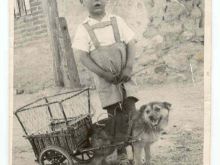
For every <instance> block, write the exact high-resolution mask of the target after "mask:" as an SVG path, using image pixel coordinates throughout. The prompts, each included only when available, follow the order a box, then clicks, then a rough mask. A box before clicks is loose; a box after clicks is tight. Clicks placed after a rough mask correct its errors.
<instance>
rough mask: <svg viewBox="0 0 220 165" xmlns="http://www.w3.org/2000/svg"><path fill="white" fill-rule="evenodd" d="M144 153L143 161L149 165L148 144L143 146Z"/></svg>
mask: <svg viewBox="0 0 220 165" xmlns="http://www.w3.org/2000/svg"><path fill="white" fill-rule="evenodd" d="M144 151H145V161H146V165H150V156H151V155H150V144H149V143H146V144H145V146H144Z"/></svg>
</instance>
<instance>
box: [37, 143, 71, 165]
mask: <svg viewBox="0 0 220 165" xmlns="http://www.w3.org/2000/svg"><path fill="white" fill-rule="evenodd" d="M39 163H40V165H73V161H72V158H71V156H70V154H69V153H68V152H67V151H65V150H64V149H62V148H60V147H57V146H49V147H47V148H46V149H44V150H43V151H42V152H41V154H40V156H39Z"/></svg>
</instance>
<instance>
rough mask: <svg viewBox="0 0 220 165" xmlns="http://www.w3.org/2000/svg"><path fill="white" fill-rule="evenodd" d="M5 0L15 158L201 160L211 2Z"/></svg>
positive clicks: (94, 162) (19, 162)
mask: <svg viewBox="0 0 220 165" xmlns="http://www.w3.org/2000/svg"><path fill="white" fill-rule="evenodd" d="M11 4H12V6H13V24H14V33H13V36H14V37H13V38H14V42H13V45H14V48H13V57H12V58H13V112H12V113H13V114H12V116H13V117H12V123H13V125H12V133H11V135H12V143H11V145H12V147H11V149H12V151H11V163H12V164H13V165H37V164H39V165H79V164H82V165H85V164H91V165H99V164H100V165H113V164H115V165H209V163H207V162H209V160H205V159H206V158H205V156H206V157H208V156H209V146H208V144H209V142H208V141H209V139H207V138H206V137H208V138H209V135H210V132H209V125H210V123H209V115H210V114H209V113H210V111H209V99H210V98H209V97H210V95H209V93H208V94H207V93H205V92H207V91H208V92H209V80H208V81H206V80H205V78H209V76H210V70H209V67H210V61H209V60H210V59H209V58H210V57H209V56H210V54H208V53H209V51H208V49H205V48H206V46H207V45H209V42H206V41H207V40H205V38H206V37H207V34H209V33H207V32H206V33H205V30H207V29H209V28H207V23H209V21H207V17H206V19H205V15H206V13H209V11H208V10H207V6H206V5H207V4H209V3H206V5H205V0H14V1H13V2H11ZM205 6H206V8H205ZM205 27H206V28H205ZM205 34H206V36H205ZM209 46H210V45H209ZM207 63H208V64H207ZM205 103H207V104H205ZM207 118H208V119H207ZM207 146H208V147H207Z"/></svg>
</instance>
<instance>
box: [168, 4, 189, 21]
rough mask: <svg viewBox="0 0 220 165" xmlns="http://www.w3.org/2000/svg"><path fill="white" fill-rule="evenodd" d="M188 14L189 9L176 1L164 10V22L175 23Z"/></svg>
mask: <svg viewBox="0 0 220 165" xmlns="http://www.w3.org/2000/svg"><path fill="white" fill-rule="evenodd" d="M186 12H187V9H186V8H185V7H184V6H183V5H181V4H180V3H178V2H176V1H171V2H168V3H167V4H166V7H165V10H164V20H165V21H166V22H173V21H175V20H178V19H179V17H180V16H181V15H182V14H184V13H186Z"/></svg>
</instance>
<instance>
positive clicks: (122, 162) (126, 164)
mask: <svg viewBox="0 0 220 165" xmlns="http://www.w3.org/2000/svg"><path fill="white" fill-rule="evenodd" d="M118 165H131V163H130V161H129V159H128V156H127V154H125V153H123V154H120V155H118Z"/></svg>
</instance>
